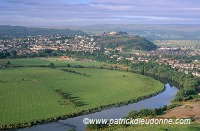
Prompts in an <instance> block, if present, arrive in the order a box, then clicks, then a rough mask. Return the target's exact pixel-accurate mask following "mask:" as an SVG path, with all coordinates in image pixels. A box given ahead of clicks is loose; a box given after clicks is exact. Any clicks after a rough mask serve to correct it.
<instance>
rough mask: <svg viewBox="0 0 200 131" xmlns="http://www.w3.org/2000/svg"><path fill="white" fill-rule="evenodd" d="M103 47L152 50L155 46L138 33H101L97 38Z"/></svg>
mask: <svg viewBox="0 0 200 131" xmlns="http://www.w3.org/2000/svg"><path fill="white" fill-rule="evenodd" d="M97 41H98V43H100V45H101V46H102V47H104V48H123V50H128V49H135V50H147V51H150V50H154V49H156V48H157V46H156V45H155V44H154V43H152V42H150V41H149V40H146V39H145V38H143V37H140V36H138V35H126V34H125V35H102V36H100V37H98V38H97Z"/></svg>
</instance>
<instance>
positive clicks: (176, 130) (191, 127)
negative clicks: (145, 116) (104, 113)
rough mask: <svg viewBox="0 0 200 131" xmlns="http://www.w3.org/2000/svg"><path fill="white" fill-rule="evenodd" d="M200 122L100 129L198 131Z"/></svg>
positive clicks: (122, 130) (117, 130)
mask: <svg viewBox="0 0 200 131" xmlns="http://www.w3.org/2000/svg"><path fill="white" fill-rule="evenodd" d="M199 130H200V124H198V123H193V124H188V125H181V124H178V125H135V126H128V127H123V126H111V127H108V128H105V129H104V130H102V131H199ZM93 131H95V130H93Z"/></svg>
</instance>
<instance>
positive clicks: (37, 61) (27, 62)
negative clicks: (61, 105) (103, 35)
mask: <svg viewBox="0 0 200 131" xmlns="http://www.w3.org/2000/svg"><path fill="white" fill-rule="evenodd" d="M6 61H10V63H11V65H16V66H19V65H20V66H40V65H46V66H47V65H49V64H50V63H54V64H55V66H67V64H70V65H72V66H74V65H82V66H103V65H104V64H105V63H103V62H95V61H92V62H82V61H70V60H60V59H59V58H56V57H55V58H30V59H25V58H22V59H7V60H4V62H6ZM5 64H6V63H5Z"/></svg>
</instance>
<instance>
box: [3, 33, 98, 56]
mask: <svg viewBox="0 0 200 131" xmlns="http://www.w3.org/2000/svg"><path fill="white" fill-rule="evenodd" d="M44 49H51V50H55V51H58V50H62V51H67V50H68V51H85V52H94V51H96V50H100V46H99V45H98V44H97V43H96V42H95V41H94V38H93V36H92V35H89V36H74V37H70V36H65V37H63V36H61V35H51V36H36V37H28V38H13V39H7V40H0V51H3V50H7V51H9V50H16V51H17V54H18V55H22V54H27V53H38V52H39V51H41V50H44Z"/></svg>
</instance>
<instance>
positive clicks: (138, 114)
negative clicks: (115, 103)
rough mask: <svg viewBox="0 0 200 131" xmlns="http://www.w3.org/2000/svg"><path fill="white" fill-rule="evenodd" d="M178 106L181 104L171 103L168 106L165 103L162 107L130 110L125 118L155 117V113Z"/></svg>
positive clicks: (161, 112)
mask: <svg viewBox="0 0 200 131" xmlns="http://www.w3.org/2000/svg"><path fill="white" fill-rule="evenodd" d="M178 106H181V104H171V105H169V106H166V105H165V106H163V107H160V108H155V109H147V108H143V109H141V110H140V111H137V110H132V111H130V112H129V113H128V115H127V116H126V117H125V118H143V117H147V116H150V117H155V116H157V115H162V114H164V112H165V111H166V110H169V109H172V108H175V107H178Z"/></svg>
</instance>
